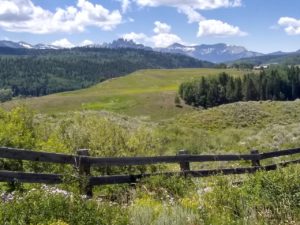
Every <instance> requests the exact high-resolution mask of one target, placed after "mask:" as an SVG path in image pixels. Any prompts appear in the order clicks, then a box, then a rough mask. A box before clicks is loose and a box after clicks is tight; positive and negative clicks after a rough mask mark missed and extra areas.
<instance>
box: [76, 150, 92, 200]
mask: <svg viewBox="0 0 300 225" xmlns="http://www.w3.org/2000/svg"><path fill="white" fill-rule="evenodd" d="M77 155H78V156H79V157H78V158H79V162H78V166H79V176H80V180H79V189H80V192H81V194H85V195H86V196H87V197H92V196H93V187H92V185H90V175H91V165H90V163H89V162H88V161H87V160H84V158H83V157H81V156H89V155H90V154H89V150H88V149H78V150H77Z"/></svg>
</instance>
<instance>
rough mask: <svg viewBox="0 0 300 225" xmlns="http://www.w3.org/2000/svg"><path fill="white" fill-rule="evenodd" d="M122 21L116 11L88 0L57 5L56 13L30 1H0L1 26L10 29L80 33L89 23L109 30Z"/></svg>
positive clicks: (41, 32) (39, 32) (17, 30)
mask: <svg viewBox="0 0 300 225" xmlns="http://www.w3.org/2000/svg"><path fill="white" fill-rule="evenodd" d="M121 22H122V15H121V13H120V12H119V11H118V10H114V11H109V10H108V9H106V8H104V7H103V6H102V5H99V4H92V3H91V2H89V1H87V0H78V1H77V5H76V6H68V7H66V8H64V9H62V8H57V9H56V10H55V12H51V11H49V10H46V9H43V8H42V7H40V6H36V5H34V3H33V2H32V1H31V0H1V1H0V27H1V28H3V29H4V30H7V31H11V32H29V33H37V34H45V33H54V32H74V31H77V32H78V31H79V32H82V31H84V30H85V28H86V27H88V26H95V27H99V28H101V29H102V30H112V29H114V28H115V27H116V26H117V25H118V24H120V23H121Z"/></svg>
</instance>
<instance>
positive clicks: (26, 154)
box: [0, 147, 300, 196]
mask: <svg viewBox="0 0 300 225" xmlns="http://www.w3.org/2000/svg"><path fill="white" fill-rule="evenodd" d="M298 153H300V148H296V149H287V150H280V151H272V152H266V153H259V151H258V150H251V152H250V154H226V155H191V154H188V152H187V151H186V150H181V151H179V152H178V154H177V155H175V156H154V157H91V156H89V151H88V150H87V149H80V150H78V151H77V155H66V154H57V153H49V152H39V151H31V150H24V149H15V148H7V147H0V158H5V159H15V160H29V161H34V162H46V163H60V164H70V165H74V166H75V167H76V168H78V171H79V175H80V176H83V177H84V178H86V179H85V180H86V181H87V182H85V184H84V183H83V182H79V186H80V189H81V191H82V193H84V194H86V195H88V196H92V189H93V186H95V185H105V184H124V183H135V182H137V181H138V180H139V179H141V178H143V177H149V176H154V175H165V176H173V175H183V176H191V177H206V176H211V175H216V174H223V175H229V174H244V173H254V172H256V171H258V170H266V171H269V170H275V169H277V168H278V167H285V166H287V165H289V164H295V163H300V159H298V160H293V161H286V162H281V163H278V164H271V165H261V160H264V159H269V158H275V157H280V156H288V155H294V154H298ZM216 161H250V162H251V166H249V167H239V168H225V169H209V170H191V169H190V163H192V162H216ZM160 163H177V164H179V165H180V171H178V172H161V173H144V174H132V175H106V176H98V177H94V176H91V167H103V166H108V167H109V166H128V165H150V164H160ZM7 181H8V182H11V181H18V182H22V183H46V184H59V183H62V182H63V175H62V174H45V173H28V172H19V171H3V170H0V182H7Z"/></svg>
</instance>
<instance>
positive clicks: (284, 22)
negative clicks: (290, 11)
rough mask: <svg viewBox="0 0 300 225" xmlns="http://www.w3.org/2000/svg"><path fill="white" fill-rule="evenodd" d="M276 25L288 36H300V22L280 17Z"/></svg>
mask: <svg viewBox="0 0 300 225" xmlns="http://www.w3.org/2000/svg"><path fill="white" fill-rule="evenodd" d="M278 25H280V26H282V27H284V30H285V32H286V33H287V34H288V35H300V20H298V19H295V18H292V17H281V18H280V19H279V20H278Z"/></svg>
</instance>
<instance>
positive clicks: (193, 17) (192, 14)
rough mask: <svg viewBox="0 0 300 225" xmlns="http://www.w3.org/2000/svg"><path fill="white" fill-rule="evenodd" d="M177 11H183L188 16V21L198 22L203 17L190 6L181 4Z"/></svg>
mask: <svg viewBox="0 0 300 225" xmlns="http://www.w3.org/2000/svg"><path fill="white" fill-rule="evenodd" d="M178 12H179V13H183V14H185V15H186V16H187V17H188V22H189V23H195V22H199V21H201V20H204V19H205V18H204V17H203V16H202V15H201V14H200V13H198V12H197V11H196V10H195V9H193V8H192V7H190V6H181V7H179V8H178Z"/></svg>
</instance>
